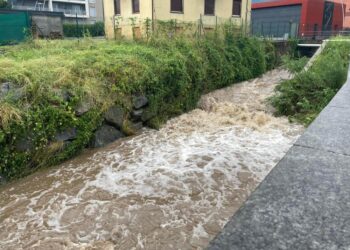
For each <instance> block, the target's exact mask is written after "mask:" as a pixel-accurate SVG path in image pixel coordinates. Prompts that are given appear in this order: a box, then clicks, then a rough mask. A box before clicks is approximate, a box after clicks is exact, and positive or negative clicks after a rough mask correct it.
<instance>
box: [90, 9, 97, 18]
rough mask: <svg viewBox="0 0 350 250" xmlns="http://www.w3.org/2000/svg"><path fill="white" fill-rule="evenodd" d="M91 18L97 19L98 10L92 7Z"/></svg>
mask: <svg viewBox="0 0 350 250" xmlns="http://www.w3.org/2000/svg"><path fill="white" fill-rule="evenodd" d="M90 17H96V9H95V8H91V7H90Z"/></svg>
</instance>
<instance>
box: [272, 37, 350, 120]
mask: <svg viewBox="0 0 350 250" xmlns="http://www.w3.org/2000/svg"><path fill="white" fill-rule="evenodd" d="M349 53H350V40H349V41H339V40H333V41H330V42H329V43H328V44H327V46H326V48H325V49H324V50H323V52H322V53H321V55H320V56H319V57H318V58H317V59H316V61H315V62H314V64H313V65H312V66H311V68H310V69H309V70H308V71H303V70H301V71H300V72H295V76H294V78H293V79H292V80H288V81H285V82H283V83H282V84H280V85H279V86H278V87H277V94H276V96H274V97H273V98H272V104H273V105H274V106H275V107H276V109H277V113H278V114H279V115H287V116H289V117H290V119H291V120H296V121H299V122H301V123H303V124H305V125H308V124H310V123H311V122H312V121H313V120H314V119H315V118H316V117H317V115H318V114H319V113H320V112H321V111H322V109H323V108H324V107H325V106H326V105H327V104H328V103H329V102H330V100H331V99H332V98H333V97H334V95H335V94H336V93H337V92H338V90H339V89H340V88H341V86H342V85H343V84H344V83H345V81H346V77H347V72H348V66H349ZM299 64H300V63H295V64H294V65H291V66H292V67H294V68H296V69H297V70H295V71H299V70H300V69H299V68H298V66H299ZM301 65H303V62H301Z"/></svg>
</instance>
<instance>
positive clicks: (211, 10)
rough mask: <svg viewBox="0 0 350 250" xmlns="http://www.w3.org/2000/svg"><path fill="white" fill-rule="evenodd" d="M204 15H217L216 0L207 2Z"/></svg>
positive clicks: (206, 0)
mask: <svg viewBox="0 0 350 250" xmlns="http://www.w3.org/2000/svg"><path fill="white" fill-rule="evenodd" d="M204 15H215V0H205V3H204Z"/></svg>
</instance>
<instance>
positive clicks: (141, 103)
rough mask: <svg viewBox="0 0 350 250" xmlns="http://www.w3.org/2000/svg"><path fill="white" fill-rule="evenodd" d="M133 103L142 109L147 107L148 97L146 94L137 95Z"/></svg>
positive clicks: (135, 106)
mask: <svg viewBox="0 0 350 250" xmlns="http://www.w3.org/2000/svg"><path fill="white" fill-rule="evenodd" d="M133 104H134V108H135V109H140V108H143V107H145V106H146V105H147V104H148V99H147V97H146V96H144V95H141V96H135V97H134V100H133Z"/></svg>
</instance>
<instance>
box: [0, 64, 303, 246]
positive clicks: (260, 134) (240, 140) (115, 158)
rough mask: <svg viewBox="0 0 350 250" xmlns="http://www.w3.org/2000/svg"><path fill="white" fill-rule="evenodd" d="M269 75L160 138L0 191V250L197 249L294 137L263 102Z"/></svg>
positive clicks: (142, 139)
mask: <svg viewBox="0 0 350 250" xmlns="http://www.w3.org/2000/svg"><path fill="white" fill-rule="evenodd" d="M289 77H290V75H289V73H288V72H287V71H285V70H282V69H277V70H273V71H270V72H268V73H266V74H265V75H263V76H262V77H260V78H257V79H253V80H250V81H247V82H243V83H239V84H235V85H232V86H231V87H228V88H225V89H221V90H217V91H214V92H212V93H210V94H208V95H205V96H203V97H202V99H201V101H200V102H199V105H198V109H195V110H193V111H191V112H189V113H187V114H183V115H181V116H179V117H176V118H174V119H171V120H169V121H168V122H167V123H166V124H165V125H164V126H163V127H162V128H161V129H160V130H158V131H156V130H151V129H143V130H142V132H141V133H140V134H138V135H136V136H133V137H128V138H125V139H123V140H120V141H117V142H115V143H112V144H110V145H109V146H107V147H105V148H101V149H98V150H87V151H85V152H84V153H82V154H81V155H80V156H78V157H76V158H75V159H73V160H70V161H67V162H65V163H64V164H61V165H59V166H57V167H53V168H50V169H44V170H41V171H39V172H37V173H35V174H32V175H30V176H28V177H26V178H23V179H21V180H18V181H14V182H11V183H8V184H6V185H5V186H2V187H0V244H1V245H0V249H45V250H46V249H55V250H56V249H57V250H58V249H127V250H129V249H152V250H153V249H203V248H204V247H205V246H207V245H208V243H209V241H210V240H211V239H212V238H213V237H214V236H215V235H216V234H217V233H218V232H219V231H220V230H221V229H222V228H223V226H224V225H225V223H226V222H227V221H228V219H229V218H230V217H231V216H232V215H233V214H234V213H235V211H237V210H238V209H239V207H240V206H241V205H242V204H243V202H244V201H245V200H246V199H247V197H248V196H249V195H250V193H251V192H252V191H253V190H254V189H255V188H256V187H257V185H258V184H259V183H260V182H261V181H262V180H263V179H264V178H265V177H266V175H267V174H268V173H269V172H270V171H271V169H272V168H273V167H274V166H275V165H276V163H277V162H278V161H279V160H280V159H281V158H282V157H283V156H284V155H285V153H286V152H287V151H288V149H289V148H290V147H291V145H292V144H293V142H294V141H295V140H296V139H297V138H298V136H299V135H300V134H301V133H302V132H303V127H302V126H300V125H296V124H291V123H289V122H288V119H287V118H285V117H279V118H276V117H274V116H273V115H272V111H273V109H272V108H271V107H270V106H269V105H268V104H267V103H266V98H267V97H269V96H270V95H272V94H273V89H274V87H275V86H276V85H277V84H278V83H279V82H280V81H281V80H283V79H287V78H289Z"/></svg>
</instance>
